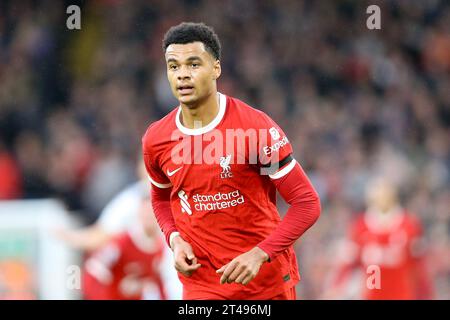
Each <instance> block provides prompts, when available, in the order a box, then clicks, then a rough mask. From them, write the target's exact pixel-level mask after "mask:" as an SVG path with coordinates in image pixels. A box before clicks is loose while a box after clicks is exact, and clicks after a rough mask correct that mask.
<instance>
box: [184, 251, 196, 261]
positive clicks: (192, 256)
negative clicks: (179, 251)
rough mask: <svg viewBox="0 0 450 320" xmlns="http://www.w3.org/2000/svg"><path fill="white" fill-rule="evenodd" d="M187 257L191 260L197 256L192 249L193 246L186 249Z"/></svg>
mask: <svg viewBox="0 0 450 320" xmlns="http://www.w3.org/2000/svg"><path fill="white" fill-rule="evenodd" d="M186 258H188V259H189V260H191V261H192V260H193V259H194V258H195V255H194V252H193V251H192V249H191V248H189V249H187V250H186Z"/></svg>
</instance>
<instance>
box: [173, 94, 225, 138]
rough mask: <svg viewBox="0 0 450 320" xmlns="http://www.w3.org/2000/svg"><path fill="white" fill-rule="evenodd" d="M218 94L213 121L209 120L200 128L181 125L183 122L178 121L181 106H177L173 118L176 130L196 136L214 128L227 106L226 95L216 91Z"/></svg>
mask: <svg viewBox="0 0 450 320" xmlns="http://www.w3.org/2000/svg"><path fill="white" fill-rule="evenodd" d="M218 94H219V112H218V113H217V115H216V117H215V118H214V119H213V121H211V122H210V123H208V125H206V126H204V127H201V128H196V129H190V128H186V127H185V126H183V124H182V123H181V121H180V116H181V106H179V107H178V111H177V115H176V118H175V123H176V125H177V128H178V130H180V131H181V132H182V133H184V134H187V135H190V136H197V135H200V134H204V133H207V132H209V131H211V130H212V129H214V128H215V127H217V125H218V124H219V123H220V121H222V119H223V116H224V115H225V110H226V108H227V96H226V95H224V94H221V93H220V92H218Z"/></svg>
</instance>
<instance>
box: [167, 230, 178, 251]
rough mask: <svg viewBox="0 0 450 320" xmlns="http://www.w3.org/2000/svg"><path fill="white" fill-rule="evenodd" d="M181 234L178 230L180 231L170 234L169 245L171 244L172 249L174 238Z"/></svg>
mask: <svg viewBox="0 0 450 320" xmlns="http://www.w3.org/2000/svg"><path fill="white" fill-rule="evenodd" d="M179 235H180V233H179V232H178V231H173V232H172V233H171V234H170V236H169V246H170V248H171V249H173V243H172V242H173V239H174V238H175V237H176V236H179Z"/></svg>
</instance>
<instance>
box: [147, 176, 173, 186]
mask: <svg viewBox="0 0 450 320" xmlns="http://www.w3.org/2000/svg"><path fill="white" fill-rule="evenodd" d="M148 179H149V180H150V182H151V183H152V184H153V185H154V186H155V187H158V188H160V189H167V188H170V187H171V186H172V183H171V182H169V183H159V182H156V181H155V180H153V179H152V177H150V176H149V175H148Z"/></svg>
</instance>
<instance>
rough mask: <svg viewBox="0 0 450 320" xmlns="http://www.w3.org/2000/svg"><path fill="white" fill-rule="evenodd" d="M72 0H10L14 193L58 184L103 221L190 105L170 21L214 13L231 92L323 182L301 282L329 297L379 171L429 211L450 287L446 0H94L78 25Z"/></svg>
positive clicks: (5, 172) (6, 173) (3, 40)
mask: <svg viewBox="0 0 450 320" xmlns="http://www.w3.org/2000/svg"><path fill="white" fill-rule="evenodd" d="M375 3H377V1H373V3H370V4H375ZM70 4H72V3H71V2H69V1H56V2H55V1H49V0H47V1H1V2H0V199H1V198H3V199H15V198H42V197H57V198H60V199H63V200H64V202H65V203H66V205H67V207H68V208H69V209H70V210H71V211H74V212H76V214H78V215H80V216H81V217H83V219H85V221H86V223H88V222H92V221H94V220H95V219H96V218H97V217H98V214H99V213H100V211H101V209H102V208H103V207H104V206H105V205H106V203H107V202H108V201H109V200H110V199H111V198H112V197H113V196H114V195H115V194H116V193H117V192H118V191H119V190H121V189H122V188H123V187H124V186H126V185H128V184H129V183H130V182H132V181H134V180H136V177H135V170H134V167H135V163H136V161H137V159H138V156H139V153H140V150H141V137H142V135H143V133H144V132H145V129H146V127H147V126H148V125H149V124H150V123H151V122H152V121H154V120H156V119H158V118H160V117H161V116H163V115H165V114H166V113H167V112H168V111H169V110H171V109H172V108H174V107H175V106H176V105H177V101H176V100H174V98H173V97H172V94H171V92H170V89H169V86H168V83H167V78H166V74H165V72H166V70H165V64H164V58H163V52H162V49H161V41H162V37H163V35H164V32H165V31H166V30H167V29H168V28H169V27H170V26H172V25H175V24H178V23H180V22H181V21H203V22H205V23H206V24H209V25H211V26H213V27H214V29H215V31H216V32H217V33H218V35H219V37H220V39H221V42H222V47H223V50H222V76H221V78H220V79H219V82H218V85H219V91H221V92H222V93H225V94H228V95H232V96H234V97H237V98H240V99H242V100H244V101H245V102H247V103H249V104H250V105H252V106H254V107H257V108H259V109H262V110H264V111H265V112H267V113H268V114H269V115H270V116H271V117H272V118H273V119H274V120H275V121H276V122H277V123H278V124H279V125H280V126H281V127H282V128H283V129H284V131H285V132H286V133H287V135H288V137H289V139H290V141H291V142H292V143H293V147H294V150H295V157H296V159H297V160H298V161H299V162H300V163H301V164H302V166H303V167H304V169H305V170H306V171H307V173H308V175H309V176H310V178H311V180H312V182H313V184H314V186H315V187H316V189H317V191H318V192H319V194H320V197H321V201H322V208H323V213H322V216H321V218H320V220H319V221H318V223H317V224H316V225H315V226H314V227H313V228H312V229H311V230H310V231H308V233H307V234H305V236H304V237H303V238H302V239H301V240H300V241H299V242H297V244H296V250H297V251H298V252H299V264H300V271H301V274H302V275H303V280H302V282H301V285H300V286H299V296H300V297H301V298H302V299H307V298H310V299H315V298H321V293H322V292H323V290H324V286H325V285H326V280H327V278H328V277H329V274H330V273H331V272H332V270H333V268H334V257H335V256H336V247H337V244H338V243H339V241H340V240H341V239H342V238H343V237H344V236H345V234H346V232H347V231H346V230H347V228H348V225H349V224H350V222H351V221H352V219H354V217H355V215H356V214H357V213H358V212H360V211H361V210H363V209H364V206H365V203H364V188H365V186H366V184H367V182H368V181H369V180H370V179H371V178H372V177H374V176H377V175H385V176H389V177H390V178H391V179H392V180H393V181H394V183H395V184H396V186H397V187H398V188H399V190H400V194H401V200H402V203H403V205H404V206H405V207H406V208H407V209H408V210H409V211H410V212H413V213H414V214H415V215H417V217H419V219H420V220H421V221H422V223H423V225H424V229H425V239H426V243H427V245H428V252H429V260H428V262H429V268H430V272H431V273H432V276H433V279H434V284H435V289H436V294H435V297H436V298H444V299H449V298H450V258H449V257H450V23H449V22H450V6H449V4H448V2H447V1H445V0H431V1H419V0H408V1H407V0H397V1H383V2H381V1H380V2H379V5H380V7H381V27H382V28H381V30H368V29H367V27H366V19H367V17H368V14H367V13H366V8H367V6H368V5H369V3H366V2H365V1H346V0H343V1H327V2H324V1H306V0H289V1H268V0H264V1H259V0H248V1H238V0H223V1H202V0H184V1H175V0H152V1H144V0H136V1H120V0H97V1H85V2H83V3H82V5H81V12H82V15H81V27H82V28H81V30H68V29H67V27H66V19H67V17H68V16H69V15H68V14H66V8H67V6H68V5H70ZM280 209H281V211H282V212H283V210H284V209H285V207H284V205H283V204H282V203H280Z"/></svg>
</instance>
